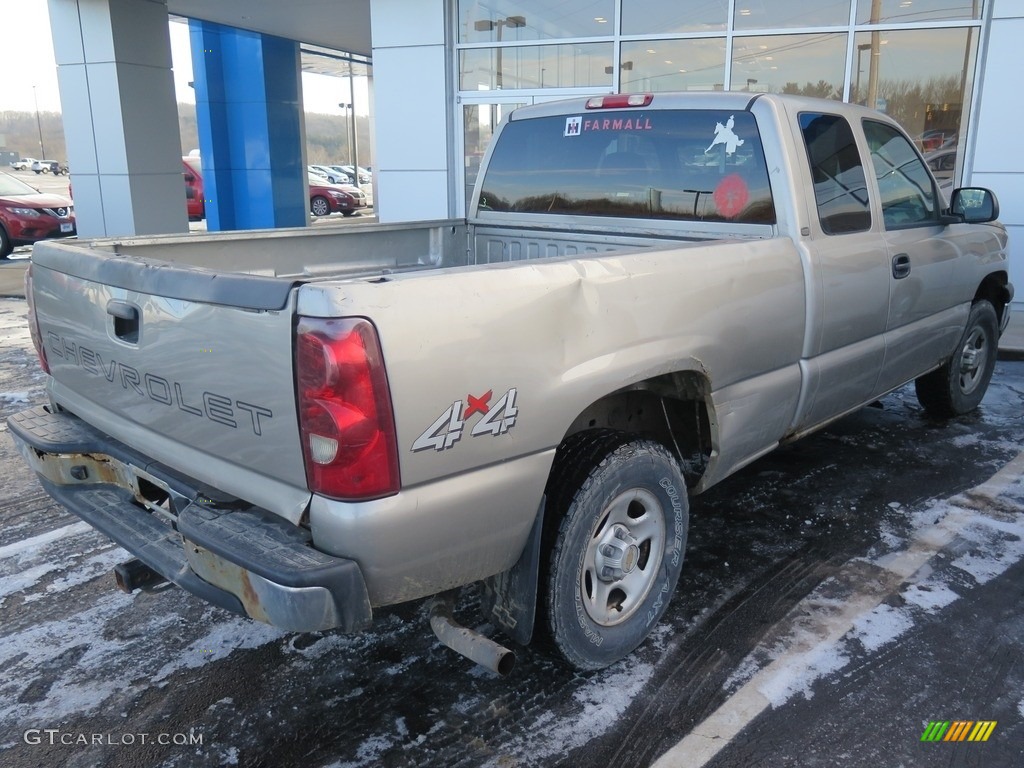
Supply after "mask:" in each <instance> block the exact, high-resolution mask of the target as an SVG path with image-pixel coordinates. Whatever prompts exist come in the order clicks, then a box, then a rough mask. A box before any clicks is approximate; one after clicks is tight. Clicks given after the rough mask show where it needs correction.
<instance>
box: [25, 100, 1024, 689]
mask: <svg viewBox="0 0 1024 768" xmlns="http://www.w3.org/2000/svg"><path fill="white" fill-rule="evenodd" d="M471 210H472V215H471V216H470V218H469V219H467V220H451V221H434V222H421V223H412V224H402V225H380V224H367V225H355V226H345V227H339V228H334V229H327V228H324V229H320V228H318V229H317V230H316V231H306V230H279V231H268V232H256V233H254V232H246V233H220V234H210V235H205V236H195V237H193V236H168V237H153V238H146V239H120V240H97V241H81V242H47V243H42V244H40V245H38V246H37V247H36V249H35V253H34V255H33V264H32V268H31V272H30V275H29V283H28V284H29V296H30V298H31V301H32V304H33V309H32V314H31V317H32V330H33V333H34V336H35V340H36V344H37V348H38V350H39V355H40V359H41V362H42V365H43V367H44V368H45V369H46V370H47V372H48V373H49V374H50V378H49V395H50V403H49V405H48V406H46V407H40V408H34V409H31V410H28V411H25V412H22V413H19V414H16V415H15V416H12V417H11V419H10V420H9V425H10V431H11V433H12V434H13V435H14V436H15V438H16V439H17V440H18V442H19V444H20V447H21V450H22V453H23V455H24V457H25V459H26V461H27V462H28V463H29V465H30V466H31V467H32V469H33V470H35V471H36V472H37V473H38V475H39V478H40V482H41V483H42V484H43V486H44V487H45V488H46V489H47V491H49V492H50V493H51V494H52V495H53V496H54V498H56V499H58V500H59V501H60V502H61V503H63V504H64V505H66V506H67V507H68V508H69V509H70V510H71V511H73V512H74V513H75V514H77V515H79V516H81V517H82V518H83V519H85V520H86V521H88V522H89V523H91V524H92V525H94V526H95V527H96V528H98V529H100V530H101V531H103V532H105V533H106V534H107V535H109V536H110V537H111V538H113V539H114V540H116V541H117V542H118V543H120V544H121V545H122V546H123V547H124V548H125V549H127V550H129V551H130V552H131V553H132V554H133V555H134V556H135V558H137V559H136V560H132V561H130V562H128V563H126V564H124V565H123V566H120V567H119V568H118V569H117V572H116V575H117V577H118V581H119V583H120V584H121V586H122V587H123V588H125V589H128V590H132V589H135V588H140V587H141V588H146V587H149V586H152V585H154V584H158V583H161V582H165V581H170V582H174V583H176V584H178V585H180V586H182V587H184V588H185V589H187V590H189V591H191V592H194V593H195V594H197V595H199V596H200V597H203V598H205V599H207V600H209V601H211V602H213V603H216V604H217V605H220V606H223V607H225V608H228V609H231V610H234V611H237V612H240V613H244V614H247V615H249V616H251V617H253V618H256V619H260V620H262V621H266V622H270V623H272V624H274V625H277V626H279V627H283V628H286V629H291V630H296V631H311V630H325V629H331V628H339V629H341V630H343V631H348V632H354V631H359V630H363V629H365V628H366V627H368V626H369V625H370V623H371V617H372V612H373V609H374V608H375V607H379V606H385V605H389V604H394V603H399V602H402V601H409V600H416V599H421V598H424V597H428V596H437V595H441V597H440V598H436V599H435V601H434V602H433V603H432V607H431V610H430V614H431V624H432V625H433V626H434V628H435V631H437V632H438V634H439V636H440V637H441V639H442V640H443V641H444V642H446V643H448V644H450V645H452V646H453V647H455V648H456V649H457V650H459V651H461V652H463V653H466V654H467V655H469V656H470V657H471V658H474V659H476V660H478V661H481V662H483V663H485V664H487V665H488V666H490V667H492V668H494V669H497V670H499V671H501V672H505V671H507V670H508V668H509V667H510V665H511V663H512V657H511V656H510V655H509V654H508V652H507V651H506V649H504V648H503V647H502V646H499V645H497V644H496V643H494V642H493V641H490V640H488V639H486V638H483V637H481V636H479V635H477V634H476V633H474V632H471V631H469V630H466V629H464V628H461V627H459V626H458V625H456V624H455V623H454V621H453V620H452V617H451V615H450V598H448V597H446V594H445V593H448V592H449V591H450V590H453V589H454V588H457V587H460V586H462V585H467V584H471V583H474V582H479V581H483V582H484V584H485V589H483V590H482V591H481V594H482V595H484V598H483V608H484V610H485V611H486V612H487V615H488V617H489V618H490V620H491V621H492V623H494V624H495V625H496V626H497V627H499V628H500V629H501V630H502V632H503V633H504V634H505V635H506V636H508V637H510V638H511V639H512V640H515V641H516V642H519V643H528V642H530V640H531V638H532V637H533V636H534V634H535V630H536V632H537V633H542V634H543V635H544V636H546V637H547V638H548V641H549V642H548V644H549V645H550V646H551V647H552V648H553V649H555V651H556V653H557V654H558V655H560V656H561V657H562V658H564V659H565V660H566V661H567V662H568V663H570V664H572V665H575V666H577V667H579V668H584V669H595V668H600V667H603V666H606V665H608V664H611V663H613V662H615V661H616V660H618V659H620V658H622V657H623V656H624V655H626V654H628V653H629V652H631V651H632V650H633V649H634V648H635V647H636V646H637V645H639V644H640V643H641V642H642V641H643V640H644V638H645V637H646V636H647V635H648V633H649V632H650V631H651V629H652V627H653V626H654V625H655V624H656V623H657V621H658V620H659V618H660V617H661V615H662V614H663V612H664V611H665V608H666V606H667V605H668V602H669V599H670V598H671V595H672V592H673V590H674V589H675V588H676V582H677V580H678V579H679V575H680V572H681V570H682V567H683V553H684V549H685V545H686V535H687V525H688V501H687V499H688V495H689V494H691V493H700V492H701V491H703V490H705V489H706V488H708V487H710V486H712V485H714V484H715V483H717V482H718V481H720V480H722V479H723V478H724V477H726V476H728V475H729V474H730V473H732V472H735V471H736V470H737V469H739V468H740V467H742V466H744V465H746V464H748V463H749V462H751V461H754V460H755V459H757V458H758V457H759V456H762V455H764V454H765V453H767V452H768V451H771V450H772V449H773V448H775V447H776V446H778V445H780V444H781V443H785V442H787V441H791V440H794V439H796V438H798V437H800V436H802V435H804V434H807V433H808V432H810V431H812V430H815V429H818V428H820V427H821V426H823V425H825V424H827V423H829V422H830V421H832V420H834V419H836V418H838V417H840V416H842V415H843V414H846V413H849V412H850V411H853V410H854V409H857V408H860V407H862V406H864V405H865V404H867V403H870V402H872V401H873V400H875V399H877V398H878V397H880V396H881V395H883V394H885V393H886V392H889V391H890V390H892V389H894V388H896V387H899V386H900V385H902V384H904V383H906V382H909V381H915V380H916V386H917V392H918V396H919V398H920V400H921V403H922V404H923V406H924V407H925V409H927V411H929V412H930V413H931V414H933V415H935V416H937V417H950V416H955V415H957V414H962V413H965V412H967V411H969V410H971V409H973V408H974V407H976V406H977V405H978V403H979V402H980V401H981V399H982V397H983V396H984V394H985V390H986V388H987V386H988V383H989V379H990V377H991V375H992V370H993V365H994V362H995V354H996V347H997V341H998V337H999V334H1000V332H1001V329H1002V328H1004V327H1005V325H1006V322H1007V319H1008V315H1009V306H1008V305H1009V302H1010V300H1011V298H1012V286H1011V285H1010V283H1009V281H1008V277H1007V253H1006V234H1005V231H1004V228H1003V227H1002V225H1000V224H999V223H998V222H996V221H995V219H996V217H997V215H998V208H997V204H996V200H995V198H994V196H993V195H992V193H991V192H989V191H987V190H983V189H959V190H956V191H954V192H953V193H952V195H951V199H950V204H949V205H948V206H947V205H946V203H945V202H944V200H943V198H942V197H941V196H940V194H939V192H938V190H937V188H936V184H935V181H934V179H933V177H932V176H931V174H930V172H929V171H928V169H927V167H926V165H925V163H924V162H923V161H922V159H921V157H920V155H919V154H918V152H917V150H916V149H915V148H914V144H913V142H912V141H911V140H909V139H908V138H907V137H906V135H905V134H904V133H903V132H902V130H901V129H900V128H899V127H898V126H897V125H896V124H894V123H893V121H892V120H890V119H889V118H887V117H886V116H884V115H882V114H879V113H877V112H873V111H869V110H866V109H863V108H860V107H856V106H851V105H847V104H842V103H837V102H832V101H818V100H811V99H803V98H796V97H788V96H775V95H759V96H754V97H751V96H750V95H749V94H741V93H710V94H661V93H659V94H654V95H651V94H637V95H613V96H603V97H596V98H593V99H590V100H582V99H580V100H574V101H566V102H560V103H552V104H544V105H538V106H533V107H526V108H523V109H518V110H516V111H515V112H513V113H512V114H511V116H510V118H509V119H508V120H507V121H506V122H505V123H504V124H503V125H502V126H501V127H500V129H499V130H498V132H497V135H496V136H495V139H494V141H493V143H492V146H491V147H490V149H489V150H488V152H487V156H486V157H485V159H484V164H483V167H482V170H481V173H480V177H479V181H478V182H477V187H476V190H475V191H474V194H473V200H472V205H471Z"/></svg>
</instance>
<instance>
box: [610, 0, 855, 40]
mask: <svg viewBox="0 0 1024 768" xmlns="http://www.w3.org/2000/svg"><path fill="white" fill-rule="evenodd" d="M847 2H849V0H847ZM728 18H729V3H728V2H727V0H688V1H687V2H680V1H679V0H622V34H624V35H664V34H667V33H670V32H718V31H721V30H724V29H725V24H726V21H727V20H728Z"/></svg>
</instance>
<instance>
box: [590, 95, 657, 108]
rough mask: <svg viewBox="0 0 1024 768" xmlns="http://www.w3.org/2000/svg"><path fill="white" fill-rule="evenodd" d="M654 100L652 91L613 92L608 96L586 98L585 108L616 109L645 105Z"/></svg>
mask: <svg viewBox="0 0 1024 768" xmlns="http://www.w3.org/2000/svg"><path fill="white" fill-rule="evenodd" d="M652 101H654V94H653V93H614V94H611V95H610V96H595V97H594V98H592V99H588V100H587V109H617V108H621V107H646V106H649V105H650V103H651V102H652Z"/></svg>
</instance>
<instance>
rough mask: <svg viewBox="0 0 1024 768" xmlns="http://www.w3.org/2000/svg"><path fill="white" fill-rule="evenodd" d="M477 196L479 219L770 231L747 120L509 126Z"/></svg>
mask: <svg viewBox="0 0 1024 768" xmlns="http://www.w3.org/2000/svg"><path fill="white" fill-rule="evenodd" d="M655 99H657V97H655ZM480 195H481V199H480V209H481V210H483V211H487V210H493V211H514V212H519V213H566V214H576V215H584V216H623V217H641V218H653V219H680V220H685V221H718V222H730V223H748V224H774V223H775V206H774V204H773V202H772V196H771V189H770V187H769V184H768V170H767V168H766V166H765V159H764V153H763V150H762V148H761V138H760V135H759V134H758V131H757V123H756V121H755V119H754V116H753V115H752V114H750V113H749V112H735V113H732V112H723V111H717V110H689V111H668V110H642V109H622V110H607V111H598V110H593V111H586V112H585V113H584V114H581V115H578V116H570V117H566V116H560V117H539V118H533V119H529V120H513V121H512V122H510V123H509V124H508V125H507V126H506V127H505V128H504V130H503V132H502V134H501V137H500V139H499V140H498V143H497V144H496V145H495V149H494V153H493V154H492V155H491V161H490V163H489V164H488V166H487V175H486V176H485V177H484V182H483V185H482V189H481V193H480Z"/></svg>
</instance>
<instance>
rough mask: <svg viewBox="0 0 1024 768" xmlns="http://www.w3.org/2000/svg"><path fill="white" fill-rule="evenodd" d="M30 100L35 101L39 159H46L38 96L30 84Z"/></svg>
mask: <svg viewBox="0 0 1024 768" xmlns="http://www.w3.org/2000/svg"><path fill="white" fill-rule="evenodd" d="M32 100H33V101H34V102H35V103H36V128H37V129H38V130H39V159H40V160H45V159H46V147H44V146H43V123H42V122H41V121H40V119H39V97H38V96H37V95H36V87H35V86H34V85H33V86H32Z"/></svg>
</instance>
